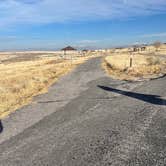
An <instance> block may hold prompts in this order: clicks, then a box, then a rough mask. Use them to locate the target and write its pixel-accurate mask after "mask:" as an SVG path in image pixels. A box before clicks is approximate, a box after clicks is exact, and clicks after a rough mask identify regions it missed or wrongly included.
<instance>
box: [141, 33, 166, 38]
mask: <svg viewBox="0 0 166 166" xmlns="http://www.w3.org/2000/svg"><path fill="white" fill-rule="evenodd" d="M140 37H142V38H151V37H166V32H163V33H153V34H144V35H141V36H140Z"/></svg>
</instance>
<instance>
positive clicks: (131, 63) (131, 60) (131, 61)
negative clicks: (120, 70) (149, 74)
mask: <svg viewBox="0 0 166 166" xmlns="http://www.w3.org/2000/svg"><path fill="white" fill-rule="evenodd" d="M132 65H133V59H132V57H130V67H132Z"/></svg>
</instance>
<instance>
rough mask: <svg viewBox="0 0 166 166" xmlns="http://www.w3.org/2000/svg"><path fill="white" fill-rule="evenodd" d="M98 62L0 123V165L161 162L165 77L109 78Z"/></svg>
mask: <svg viewBox="0 0 166 166" xmlns="http://www.w3.org/2000/svg"><path fill="white" fill-rule="evenodd" d="M101 61H102V58H94V59H91V60H88V61H87V62H85V63H84V64H81V65H80V66H78V67H77V68H76V69H75V70H74V71H72V72H71V73H69V74H68V75H66V76H64V77H62V78H61V79H60V80H59V81H58V82H57V83H56V84H55V85H53V86H52V87H51V88H50V89H49V91H48V93H47V94H44V95H40V96H38V97H36V98H35V99H34V101H33V103H32V104H30V105H28V106H25V107H24V108H22V109H20V110H18V111H16V112H15V113H13V114H11V115H10V116H9V117H7V118H6V119H4V120H1V121H0V166H34V165H35V166H108V165H111V166H164V165H166V77H162V78H159V79H155V80H151V81H144V82H131V81H130V82H129V81H119V80H113V79H112V78H111V77H109V76H108V75H107V74H106V73H105V71H104V70H103V69H102V67H101Z"/></svg>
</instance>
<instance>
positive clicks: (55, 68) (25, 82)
mask: <svg viewBox="0 0 166 166" xmlns="http://www.w3.org/2000/svg"><path fill="white" fill-rule="evenodd" d="M86 59H87V58H81V57H80V58H77V59H73V60H72V63H71V61H70V60H60V59H59V60H58V59H57V58H55V57H52V58H51V57H45V58H39V59H36V60H29V61H27V60H26V61H22V60H21V61H20V62H13V61H12V62H11V63H10V62H7V63H2V64H0V78H1V79H0V94H1V95H0V119H1V118H3V117H5V116H6V115H8V114H9V113H11V112H13V111H14V110H16V109H18V108H20V107H21V106H23V105H26V104H28V103H29V102H30V101H31V100H32V98H33V96H36V95H39V94H41V93H45V92H47V90H48V87H49V86H50V85H52V84H53V83H55V82H56V81H57V80H58V78H59V77H61V76H62V75H64V74H66V73H68V72H69V71H71V70H72V69H73V68H74V67H75V66H76V65H78V64H80V63H82V62H83V61H85V60H86Z"/></svg>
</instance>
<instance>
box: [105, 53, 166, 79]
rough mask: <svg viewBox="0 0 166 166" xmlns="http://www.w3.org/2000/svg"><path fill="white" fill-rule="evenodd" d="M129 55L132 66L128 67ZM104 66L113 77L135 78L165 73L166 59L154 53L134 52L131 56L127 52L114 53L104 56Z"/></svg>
mask: <svg viewBox="0 0 166 166" xmlns="http://www.w3.org/2000/svg"><path fill="white" fill-rule="evenodd" d="M131 57H132V67H130V58H131ZM104 67H105V69H106V70H107V72H108V73H109V74H110V75H111V76H112V77H114V78H118V79H121V80H135V79H137V78H149V77H153V76H156V75H158V74H160V73H163V74H164V73H166V59H165V58H164V57H160V56H155V55H154V56H148V55H141V54H134V55H133V56H131V55H129V54H116V55H112V56H107V57H106V58H105V63H104Z"/></svg>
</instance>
